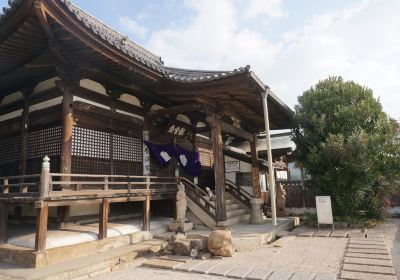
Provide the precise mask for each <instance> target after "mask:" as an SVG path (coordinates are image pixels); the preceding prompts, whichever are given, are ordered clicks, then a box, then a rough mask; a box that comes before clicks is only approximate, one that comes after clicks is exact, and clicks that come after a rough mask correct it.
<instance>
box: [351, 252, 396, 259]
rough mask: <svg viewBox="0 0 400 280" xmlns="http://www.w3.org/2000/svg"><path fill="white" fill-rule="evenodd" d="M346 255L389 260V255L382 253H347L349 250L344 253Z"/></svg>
mask: <svg viewBox="0 0 400 280" xmlns="http://www.w3.org/2000/svg"><path fill="white" fill-rule="evenodd" d="M346 257H352V258H365V259H379V260H390V256H389V255H382V254H363V253H349V252H347V253H346Z"/></svg>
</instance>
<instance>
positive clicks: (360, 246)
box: [349, 243, 386, 250]
mask: <svg viewBox="0 0 400 280" xmlns="http://www.w3.org/2000/svg"><path fill="white" fill-rule="evenodd" d="M349 248H351V249H376V250H386V246H382V245H375V244H372V245H371V244H354V243H350V244H349Z"/></svg>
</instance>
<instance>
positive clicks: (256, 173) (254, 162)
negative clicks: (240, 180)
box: [250, 134, 261, 198]
mask: <svg viewBox="0 0 400 280" xmlns="http://www.w3.org/2000/svg"><path fill="white" fill-rule="evenodd" d="M250 151H251V166H252V168H251V169H252V178H253V192H254V197H257V198H261V188H260V167H259V164H258V152H257V135H256V134H253V142H250Z"/></svg>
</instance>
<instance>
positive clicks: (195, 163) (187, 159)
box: [175, 144, 201, 177]
mask: <svg viewBox="0 0 400 280" xmlns="http://www.w3.org/2000/svg"><path fill="white" fill-rule="evenodd" d="M175 157H176V159H177V160H178V162H179V164H180V166H182V168H183V170H184V171H185V172H186V173H188V174H189V175H192V176H195V177H197V176H199V175H200V173H201V163H200V154H199V152H196V151H188V150H185V149H184V148H182V147H181V146H179V145H178V144H177V145H176V147H175Z"/></svg>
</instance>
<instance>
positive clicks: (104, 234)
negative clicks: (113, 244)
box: [99, 198, 110, 239]
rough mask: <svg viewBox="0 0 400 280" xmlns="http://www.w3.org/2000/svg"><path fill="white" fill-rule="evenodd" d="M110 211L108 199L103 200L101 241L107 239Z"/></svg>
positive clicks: (100, 224)
mask: <svg viewBox="0 0 400 280" xmlns="http://www.w3.org/2000/svg"><path fill="white" fill-rule="evenodd" d="M109 209H110V201H109V200H108V199H107V198H103V202H102V203H101V204H100V209H99V212H100V213H99V214H100V215H99V239H104V238H107V229H108V212H109Z"/></svg>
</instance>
